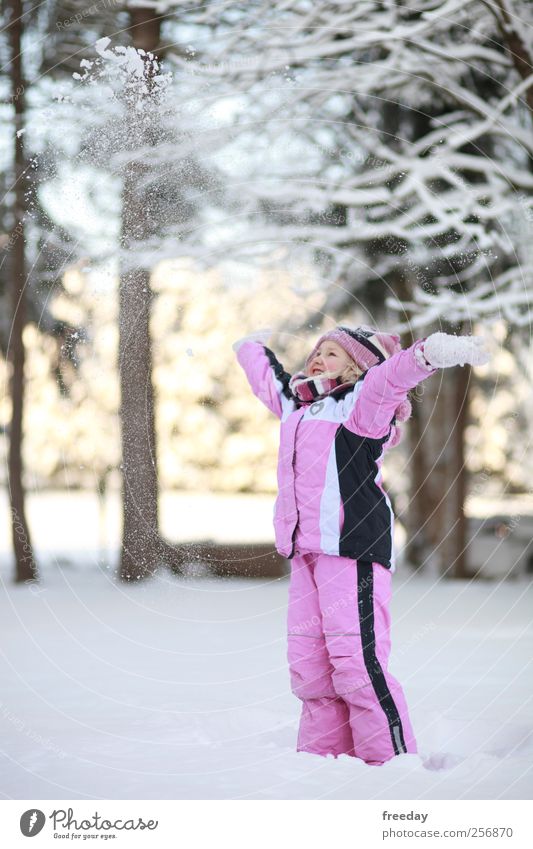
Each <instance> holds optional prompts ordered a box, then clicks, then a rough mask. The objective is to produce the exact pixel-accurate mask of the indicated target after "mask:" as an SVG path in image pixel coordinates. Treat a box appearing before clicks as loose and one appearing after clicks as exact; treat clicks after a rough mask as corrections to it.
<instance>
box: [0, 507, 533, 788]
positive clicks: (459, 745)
mask: <svg viewBox="0 0 533 849" xmlns="http://www.w3.org/2000/svg"><path fill="white" fill-rule="evenodd" d="M267 501H268V499H267V500H266V501H265V505H264V506H265V513H266V515H267V516H268V518H269V514H270V506H269V505H268V504H267ZM78 515H79V514H78ZM57 521H58V523H59V521H60V519H59V517H58V519H57ZM61 521H62V522H63V526H65V524H66V523H65V515H64V514H63V515H62V518H61ZM261 521H263V519H262V520H261ZM265 521H266V520H265ZM79 522H81V523H83V522H84V523H85V524H84V527H85V528H86V529H87V528H88V529H89V530H90V529H91V527H94V526H93V525H92V523H89V522H88V521H87V516H80V517H79ZM74 526H75V527H76V524H75V523H74ZM48 530H49V533H50V536H49V539H50V543H49V545H48V546H47V547H43V548H42V549H40V548H39V547H38V546H37V553H38V555H39V558H40V561H41V563H42V570H43V581H42V584H41V586H40V587H34V588H30V587H27V586H15V585H13V584H12V583H11V580H10V579H11V576H10V573H9V568H10V567H9V566H8V563H9V560H8V555H7V550H8V549H7V545H6V544H5V539H6V538H5V536H4V537H3V538H2V539H3V543H4V546H3V547H4V551H3V552H2V555H1V557H0V572H1V577H2V594H1V601H0V605H1V607H0V617H1V622H2V632H3V640H2V656H1V658H0V664H1V676H2V677H1V680H2V687H1V694H0V729H1V731H0V733H1V744H0V749H1V751H2V760H1V767H0V772H1V775H0V791H1V797H2V798H5V799H20V798H28V799H32V798H34V799H58V798H61V799H92V798H97V799H128V798H131V799H135V798H139V799H145V798H146V799H367V798H368V799H528V798H531V793H532V790H533V719H532V701H533V700H532V695H533V671H532V657H533V622H532V617H531V610H532V609H533V608H532V595H533V588H532V586H531V582H530V581H528V580H527V579H525V578H520V579H518V580H514V581H507V582H485V581H483V582H478V583H463V582H449V581H439V582H437V583H435V580H434V579H433V578H429V577H427V578H425V577H416V578H415V577H412V576H411V575H410V573H409V571H408V569H407V568H405V567H401V566H400V567H399V569H398V572H397V573H396V574H395V576H394V587H395V591H394V596H393V608H392V616H393V627H392V639H393V655H392V658H391V664H390V666H391V670H392V672H393V673H394V674H395V675H397V676H398V678H399V679H400V680H401V682H402V683H403V685H404V688H405V691H406V695H407V700H408V703H409V706H410V711H411V719H412V721H413V725H414V729H415V733H416V735H417V739H418V745H419V755H402V756H400V757H397V758H394V759H393V760H392V761H389V762H388V763H386V764H385V765H384V766H382V767H369V766H366V765H365V764H364V763H363V762H361V761H358V760H354V759H352V758H348V757H340V758H339V759H337V760H334V759H333V758H331V759H323V758H319V757H316V756H313V755H309V754H306V753H298V754H297V753H296V752H295V751H294V748H295V740H296V729H297V723H298V715H299V702H298V700H297V699H296V698H295V697H294V696H293V695H292V694H291V692H290V689H289V677H288V671H287V664H286V659H285V652H286V644H285V632H286V628H285V616H286V603H287V579H286V578H283V579H280V580H272V579H268V580H257V579H256V580H253V579H244V578H243V579H222V578H213V577H203V578H200V577H190V578H185V577H180V578H176V577H174V576H172V575H170V574H168V573H166V572H161V573H160V574H159V575H158V576H157V577H156V578H155V579H152V580H151V581H149V582H146V583H145V584H138V585H135V586H122V585H120V584H118V583H117V582H116V581H115V580H114V575H113V568H112V567H111V566H106V565H105V564H104V563H102V562H99V557H100V555H99V546H98V545H96V540H95V539H94V537H95V536H96V531H95V533H94V534H93V540H92V544H93V548H92V549H91V539H90V535H89V537H88V535H87V530H86V532H85V535H84V534H83V532H82V526H81V524H80V525H79V527H78V546H77V548H75V547H74V546H72V547H70V546H71V545H72V541H71V540H70V539H69V540H67V542H68V544H69V546H68V559H67V552H66V548H67V547H65V549H64V548H63V547H62V546H57V551H53V549H54V545H53V543H54V542H56V543H57V542H58V540H55V536H54V534H55V531H54V526H53V523H52V525H51V526H50V527H49V529H48ZM74 532H75V531H73V528H72V526H70V527H69V529H68V533H69V534H71V535H73V534H74ZM110 562H113V561H112V560H111V561H110Z"/></svg>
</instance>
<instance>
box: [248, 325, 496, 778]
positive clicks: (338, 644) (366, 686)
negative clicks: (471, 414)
mask: <svg viewBox="0 0 533 849" xmlns="http://www.w3.org/2000/svg"><path fill="white" fill-rule="evenodd" d="M269 336H270V332H269V331H260V332H259V333H258V334H255V335H254V336H249V337H246V338H244V339H241V340H239V341H238V342H236V343H235V344H234V346H233V348H234V350H235V351H236V352H237V359H238V361H239V363H240V365H241V366H242V368H243V369H244V371H245V373H246V376H247V378H248V381H249V383H250V386H251V388H252V390H253V392H254V393H255V395H257V397H258V398H259V399H260V400H261V401H262V402H263V403H264V404H266V406H267V407H268V408H269V410H271V411H272V412H273V413H274V414H275V415H276V416H278V418H280V419H281V431H280V450H279V460H278V486H279V492H278V497H277V499H276V505H275V510H274V528H275V534H276V548H277V550H278V552H279V553H280V554H281V555H282V556H284V557H286V558H288V559H290V560H291V576H290V583H289V605H288V653H287V657H288V662H289V672H290V679H291V688H292V691H293V693H294V694H295V695H296V696H297V697H298V698H299V699H301V701H302V713H301V719H300V727H299V732H298V741H297V747H296V749H297V751H300V752H311V753H313V754H316V755H322V756H327V755H330V754H331V755H333V756H334V757H338V755H341V754H346V755H350V756H352V757H357V758H361V759H362V760H363V761H365V762H366V763H367V764H371V765H381V764H383V763H385V762H386V761H388V760H390V759H391V758H393V757H394V756H396V755H400V754H402V753H405V752H409V753H415V752H416V751H417V746H416V741H415V737H414V734H413V730H412V728H411V723H410V720H409V715H408V712H407V705H406V702H405V697H404V694H403V690H402V688H401V686H400V684H399V683H398V681H397V680H396V679H395V678H394V677H393V676H392V675H391V674H390V672H388V670H387V664H388V658H389V654H390V613H389V604H390V598H391V576H392V573H393V572H394V571H395V568H396V567H395V558H394V550H393V529H394V517H393V512H392V509H391V504H390V500H389V498H388V496H387V494H386V492H385V491H384V489H383V487H382V482H381V463H382V459H383V454H384V452H385V451H386V450H387V449H388V448H390V447H392V446H393V445H395V444H396V443H397V442H398V441H399V432H398V428H397V424H396V423H397V421H403V420H405V419H407V418H408V417H409V414H410V410H411V406H410V403H409V401H408V400H407V393H408V391H409V390H410V389H412V388H413V387H415V386H416V385H417V384H418V383H419V382H420V381H422V380H424V379H425V378H427V377H428V376H430V375H431V374H433V373H434V372H435V371H436V369H437V368H443V367H447V366H453V365H464V363H471V364H472V365H481V364H483V363H485V362H487V360H488V354H487V352H486V350H485V349H484V347H483V341H482V339H480V338H479V337H475V336H451V335H448V334H446V333H434V334H432V335H431V336H429V337H428V338H427V339H421V340H419V341H417V342H415V343H414V345H412V346H411V347H409V348H407V349H405V350H402V348H401V345H400V338H399V336H395V335H392V334H388V333H379V332H378V331H376V330H374V329H373V328H367V327H358V328H356V329H351V328H348V327H336V328H335V329H334V330H332V331H330V332H328V333H325V334H324V335H323V336H322V337H321V338H320V339H319V340H318V342H317V343H316V345H315V347H314V348H313V350H312V351H311V353H310V354H309V356H308V357H307V360H306V363H305V369H304V371H303V372H300V373H298V374H295V375H294V376H293V377H291V376H290V375H289V374H287V372H285V371H284V369H283V366H282V365H281V364H280V363H279V362H278V360H277V359H276V357H275V355H274V354H273V352H272V351H271V350H270V349H269V348H268V347H266V342H267V341H268V337H269Z"/></svg>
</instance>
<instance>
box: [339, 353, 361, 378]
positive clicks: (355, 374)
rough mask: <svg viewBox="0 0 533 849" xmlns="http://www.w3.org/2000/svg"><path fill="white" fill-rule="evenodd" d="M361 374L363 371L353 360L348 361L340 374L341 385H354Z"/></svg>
mask: <svg viewBox="0 0 533 849" xmlns="http://www.w3.org/2000/svg"><path fill="white" fill-rule="evenodd" d="M362 374H363V370H362V369H360V368H359V366H358V365H357V363H356V362H355V361H354V360H352V359H351V360H350V362H349V363H348V365H347V366H345V368H344V369H343V371H342V372H341V374H340V378H341V380H342V382H343V383H355V382H356V381H357V380H358V379H359V378H360V377H361V375H362Z"/></svg>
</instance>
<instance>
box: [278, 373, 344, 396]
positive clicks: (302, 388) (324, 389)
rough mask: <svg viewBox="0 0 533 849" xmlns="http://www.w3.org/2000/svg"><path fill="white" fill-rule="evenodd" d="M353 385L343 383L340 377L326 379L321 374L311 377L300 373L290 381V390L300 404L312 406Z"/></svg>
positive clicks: (294, 375)
mask: <svg viewBox="0 0 533 849" xmlns="http://www.w3.org/2000/svg"><path fill="white" fill-rule="evenodd" d="M353 385H354V384H353V383H343V382H342V379H341V378H340V377H326V376H323V375H321V374H318V375H315V376H314V377H309V376H308V375H306V374H305V372H303V371H300V372H297V374H293V376H292V377H291V379H290V381H289V388H290V390H291V392H292V394H293V395H294V396H295V397H296V398H297V399H298V401H299V402H300V404H312V403H313V402H314V401H319V400H320V399H321V398H325V397H326V396H327V395H331V394H332V393H334V392H337V391H338V390H341V389H348V388H349V387H352V386H353Z"/></svg>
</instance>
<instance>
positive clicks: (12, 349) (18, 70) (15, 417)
mask: <svg viewBox="0 0 533 849" xmlns="http://www.w3.org/2000/svg"><path fill="white" fill-rule="evenodd" d="M7 9H8V13H9V24H8V32H9V45H10V53H11V56H10V59H11V69H10V79H11V97H12V101H13V106H14V110H15V131H16V132H15V134H14V136H15V168H14V175H15V184H14V187H13V191H14V195H15V208H14V228H13V233H12V234H11V238H10V243H9V244H10V245H11V250H12V252H13V253H12V262H11V268H12V274H13V277H12V308H13V313H12V316H13V317H12V320H11V340H10V345H9V347H8V360H9V362H10V364H11V374H10V386H9V391H10V396H11V405H12V412H11V425H10V430H9V458H8V488H9V498H10V506H11V528H12V538H13V551H14V554H15V581H17V582H23V581H34V580H37V579H38V577H39V575H38V571H37V565H36V563H35V559H34V556H33V548H32V544H31V539H30V531H29V527H28V523H27V520H26V512H25V493H24V486H23V483H22V439H23V419H24V353H25V352H24V342H23V332H24V327H25V324H26V291H25V285H26V274H25V264H26V263H25V260H26V255H25V243H24V213H25V209H26V207H25V198H24V190H25V182H24V172H25V165H26V163H25V159H24V142H23V134H22V131H23V130H24V119H25V100H24V95H25V92H24V78H23V71H22V26H23V24H22V21H23V17H22V16H23V9H22V3H21V0H10V2H9V3H8V5H7ZM19 131H20V132H19Z"/></svg>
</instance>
